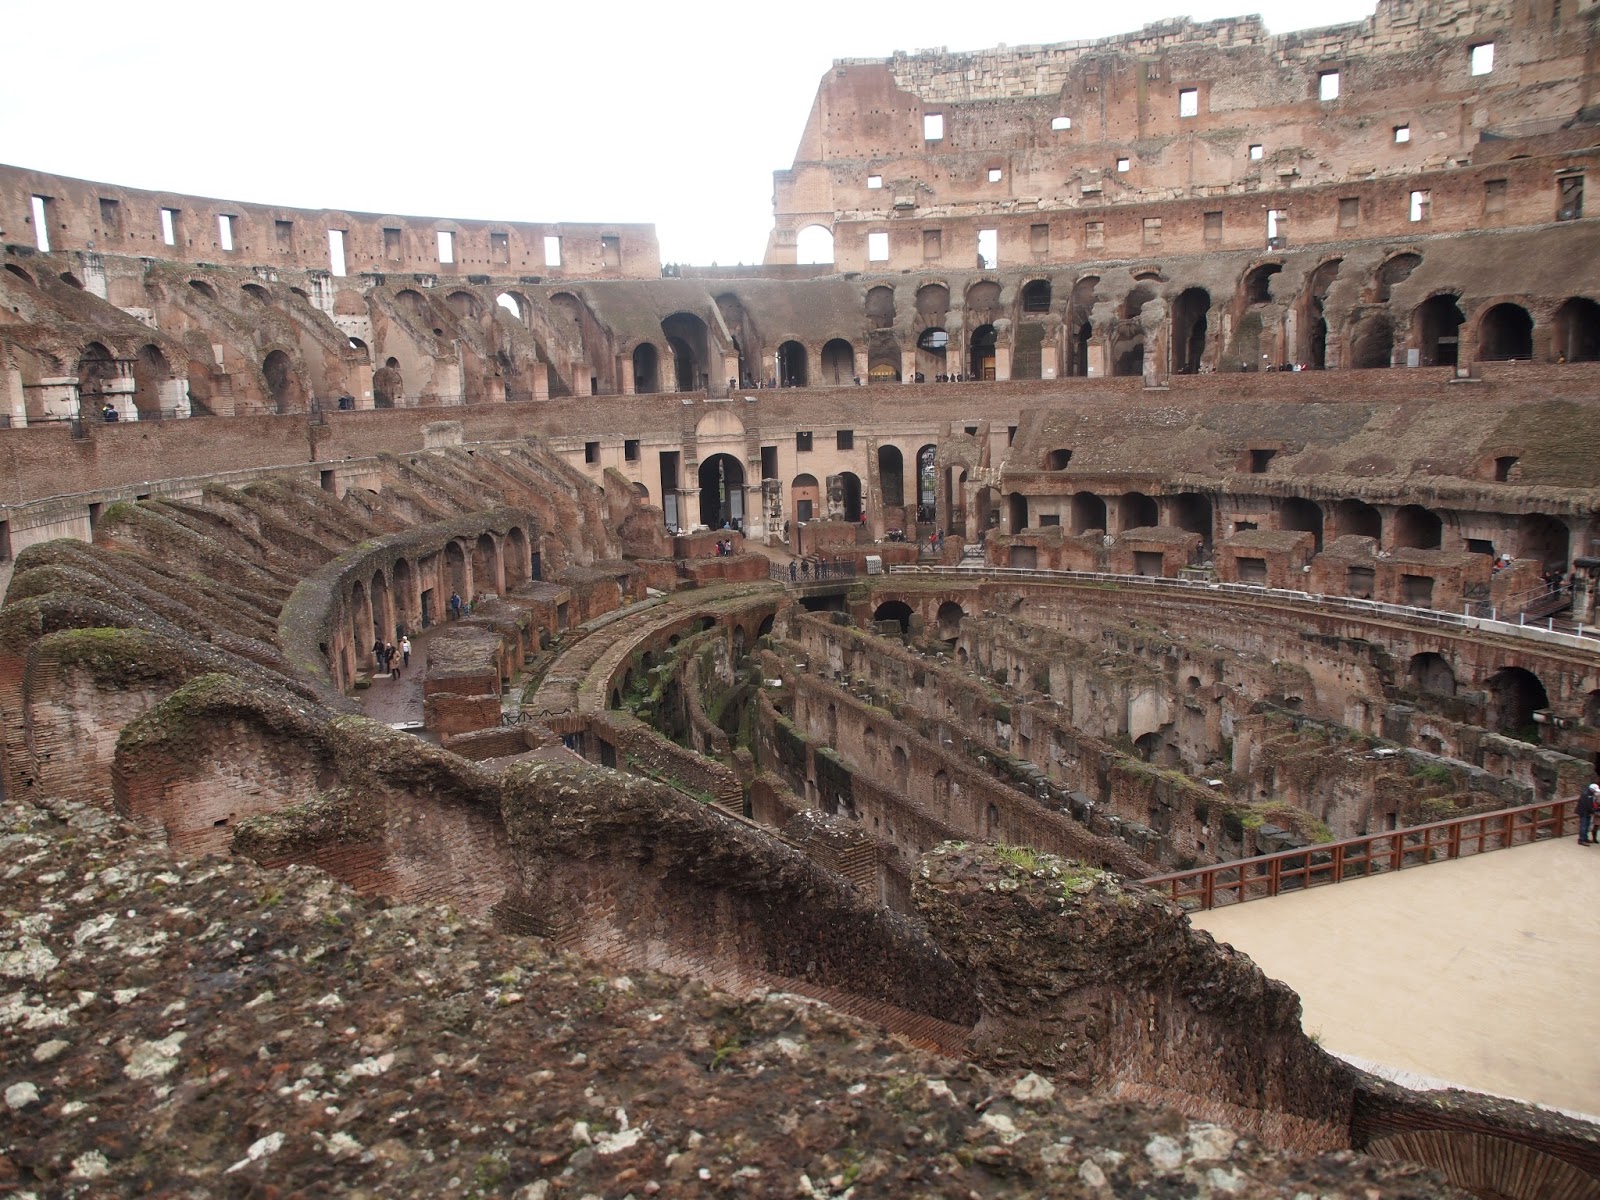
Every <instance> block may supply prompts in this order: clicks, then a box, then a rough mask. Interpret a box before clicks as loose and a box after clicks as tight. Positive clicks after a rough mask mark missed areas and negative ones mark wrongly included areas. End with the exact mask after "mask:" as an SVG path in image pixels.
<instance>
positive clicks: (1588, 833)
mask: <svg viewBox="0 0 1600 1200" xmlns="http://www.w3.org/2000/svg"><path fill="white" fill-rule="evenodd" d="M1597 801H1600V783H1591V784H1590V785H1589V786H1588V787H1586V788H1584V789H1583V791H1581V792H1579V793H1578V845H1580V846H1592V845H1594V844H1595V842H1597V841H1600V837H1597V836H1595V833H1596V831H1595V829H1594V809H1595V804H1596V802H1597Z"/></svg>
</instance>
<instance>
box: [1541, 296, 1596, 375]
mask: <svg viewBox="0 0 1600 1200" xmlns="http://www.w3.org/2000/svg"><path fill="white" fill-rule="evenodd" d="M1553 333H1554V336H1553V338H1552V339H1551V351H1552V352H1553V353H1554V354H1555V356H1556V361H1557V362H1563V361H1565V362H1595V361H1597V360H1600V304H1596V303H1595V302H1594V301H1593V300H1590V299H1587V298H1586V297H1583V296H1576V297H1574V298H1573V299H1571V300H1568V301H1567V302H1566V303H1565V304H1563V305H1562V306H1561V307H1560V308H1558V309H1556V315H1555V326H1554V330H1553Z"/></svg>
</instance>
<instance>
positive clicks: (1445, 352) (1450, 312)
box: [1411, 293, 1465, 367]
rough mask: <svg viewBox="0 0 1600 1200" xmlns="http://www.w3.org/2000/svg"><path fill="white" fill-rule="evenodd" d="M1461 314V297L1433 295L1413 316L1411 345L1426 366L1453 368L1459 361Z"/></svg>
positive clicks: (1448, 294) (1462, 318)
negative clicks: (1459, 301) (1459, 300)
mask: <svg viewBox="0 0 1600 1200" xmlns="http://www.w3.org/2000/svg"><path fill="white" fill-rule="evenodd" d="M1463 320H1465V318H1464V317H1463V316H1462V315H1461V306H1460V304H1459V303H1458V297H1456V296H1455V295H1453V294H1451V293H1445V294H1444V295H1440V296H1430V297H1429V298H1428V299H1427V300H1424V301H1423V302H1422V303H1421V304H1419V305H1417V309H1416V311H1415V312H1414V313H1412V315H1411V342H1412V345H1413V346H1415V347H1416V349H1417V355H1418V361H1419V363H1420V364H1421V365H1422V366H1424V367H1453V366H1455V365H1456V363H1457V362H1458V361H1459V360H1460V344H1461V336H1460V329H1461V323H1462V321H1463Z"/></svg>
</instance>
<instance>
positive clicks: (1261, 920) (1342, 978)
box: [1190, 837, 1600, 1120]
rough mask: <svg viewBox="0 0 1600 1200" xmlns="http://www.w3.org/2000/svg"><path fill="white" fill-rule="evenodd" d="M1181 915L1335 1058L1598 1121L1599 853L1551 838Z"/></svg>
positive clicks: (1404, 1080)
mask: <svg viewBox="0 0 1600 1200" xmlns="http://www.w3.org/2000/svg"><path fill="white" fill-rule="evenodd" d="M1190 919H1191V920H1192V921H1193V922H1194V924H1195V926H1196V927H1197V928H1201V929H1206V930H1209V931H1210V932H1211V933H1212V934H1213V935H1215V936H1216V938H1217V940H1218V941H1224V942H1231V943H1232V944H1233V945H1234V946H1236V947H1237V948H1238V949H1240V950H1243V951H1244V952H1245V953H1247V954H1249V955H1250V957H1251V958H1253V959H1255V961H1256V962H1257V963H1259V964H1260V966H1261V969H1262V970H1264V971H1265V972H1266V973H1267V974H1268V975H1271V976H1274V977H1275V978H1278V979H1281V980H1283V981H1284V982H1285V983H1287V984H1289V986H1290V987H1292V988H1294V989H1295V990H1296V991H1297V992H1299V993H1300V995H1301V997H1302V999H1303V1000H1304V1002H1305V1017H1304V1024H1305V1029H1306V1032H1307V1033H1310V1034H1313V1035H1316V1036H1319V1037H1320V1038H1321V1040H1322V1044H1323V1046H1324V1047H1326V1048H1327V1049H1328V1050H1330V1051H1332V1052H1333V1053H1335V1054H1338V1055H1340V1056H1341V1057H1345V1058H1349V1059H1351V1060H1352V1061H1356V1062H1357V1063H1358V1065H1361V1066H1365V1067H1368V1068H1369V1069H1375V1070H1377V1071H1378V1072H1379V1073H1380V1074H1385V1075H1389V1076H1391V1077H1393V1078H1397V1079H1399V1081H1400V1082H1402V1083H1410V1084H1411V1085H1412V1086H1442V1084H1441V1083H1440V1082H1439V1081H1447V1082H1448V1083H1449V1084H1452V1085H1455V1086H1458V1087H1465V1088H1471V1089H1473V1090H1476V1091H1483V1092H1492V1093H1495V1094H1497V1095H1502V1096H1511V1097H1514V1098H1516V1099H1520V1100H1529V1101H1532V1102H1534V1103H1537V1104H1544V1105H1548V1106H1550V1107H1553V1108H1560V1109H1565V1110H1567V1111H1568V1112H1573V1113H1578V1114H1583V1113H1587V1114H1594V1117H1593V1119H1596V1120H1600V1009H1597V1008H1596V1004H1597V1002H1600V846H1579V845H1578V843H1577V839H1576V838H1573V837H1564V838H1561V839H1559V840H1556V841H1549V842H1539V843H1536V844H1534V845H1530V846H1518V847H1514V848H1512V849H1509V850H1498V851H1496V852H1495V853H1493V854H1484V855H1477V856H1474V857H1472V858H1464V859H1458V860H1457V861H1455V862H1446V863H1436V864H1433V865H1431V866H1427V867H1423V868H1420V869H1417V870H1409V871H1397V872H1395V873H1393V874H1387V875H1379V876H1375V877H1373V878H1371V879H1363V880H1360V881H1353V882H1349V883H1345V884H1341V885H1340V886H1338V887H1322V888H1313V889H1312V890H1310V891H1306V892H1295V893H1292V894H1289V895H1285V896H1279V897H1277V898H1275V899H1271V900H1257V901H1253V902H1251V903H1249V904H1237V905H1231V906H1229V907H1227V908H1220V909H1214V910H1212V911H1210V912H1197V913H1193V914H1191V918H1190ZM1415 1076H1421V1077H1423V1078H1422V1079H1420V1080H1419V1079H1417V1078H1415Z"/></svg>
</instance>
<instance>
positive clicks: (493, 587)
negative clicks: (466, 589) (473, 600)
mask: <svg viewBox="0 0 1600 1200" xmlns="http://www.w3.org/2000/svg"><path fill="white" fill-rule="evenodd" d="M472 591H473V593H474V594H475V595H476V594H478V593H481V592H494V593H495V594H497V595H498V594H499V592H500V547H499V546H498V545H497V544H496V542H495V540H494V538H493V537H491V536H490V535H489V534H487V533H480V534H479V535H478V541H477V544H476V545H474V546H473V548H472Z"/></svg>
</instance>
